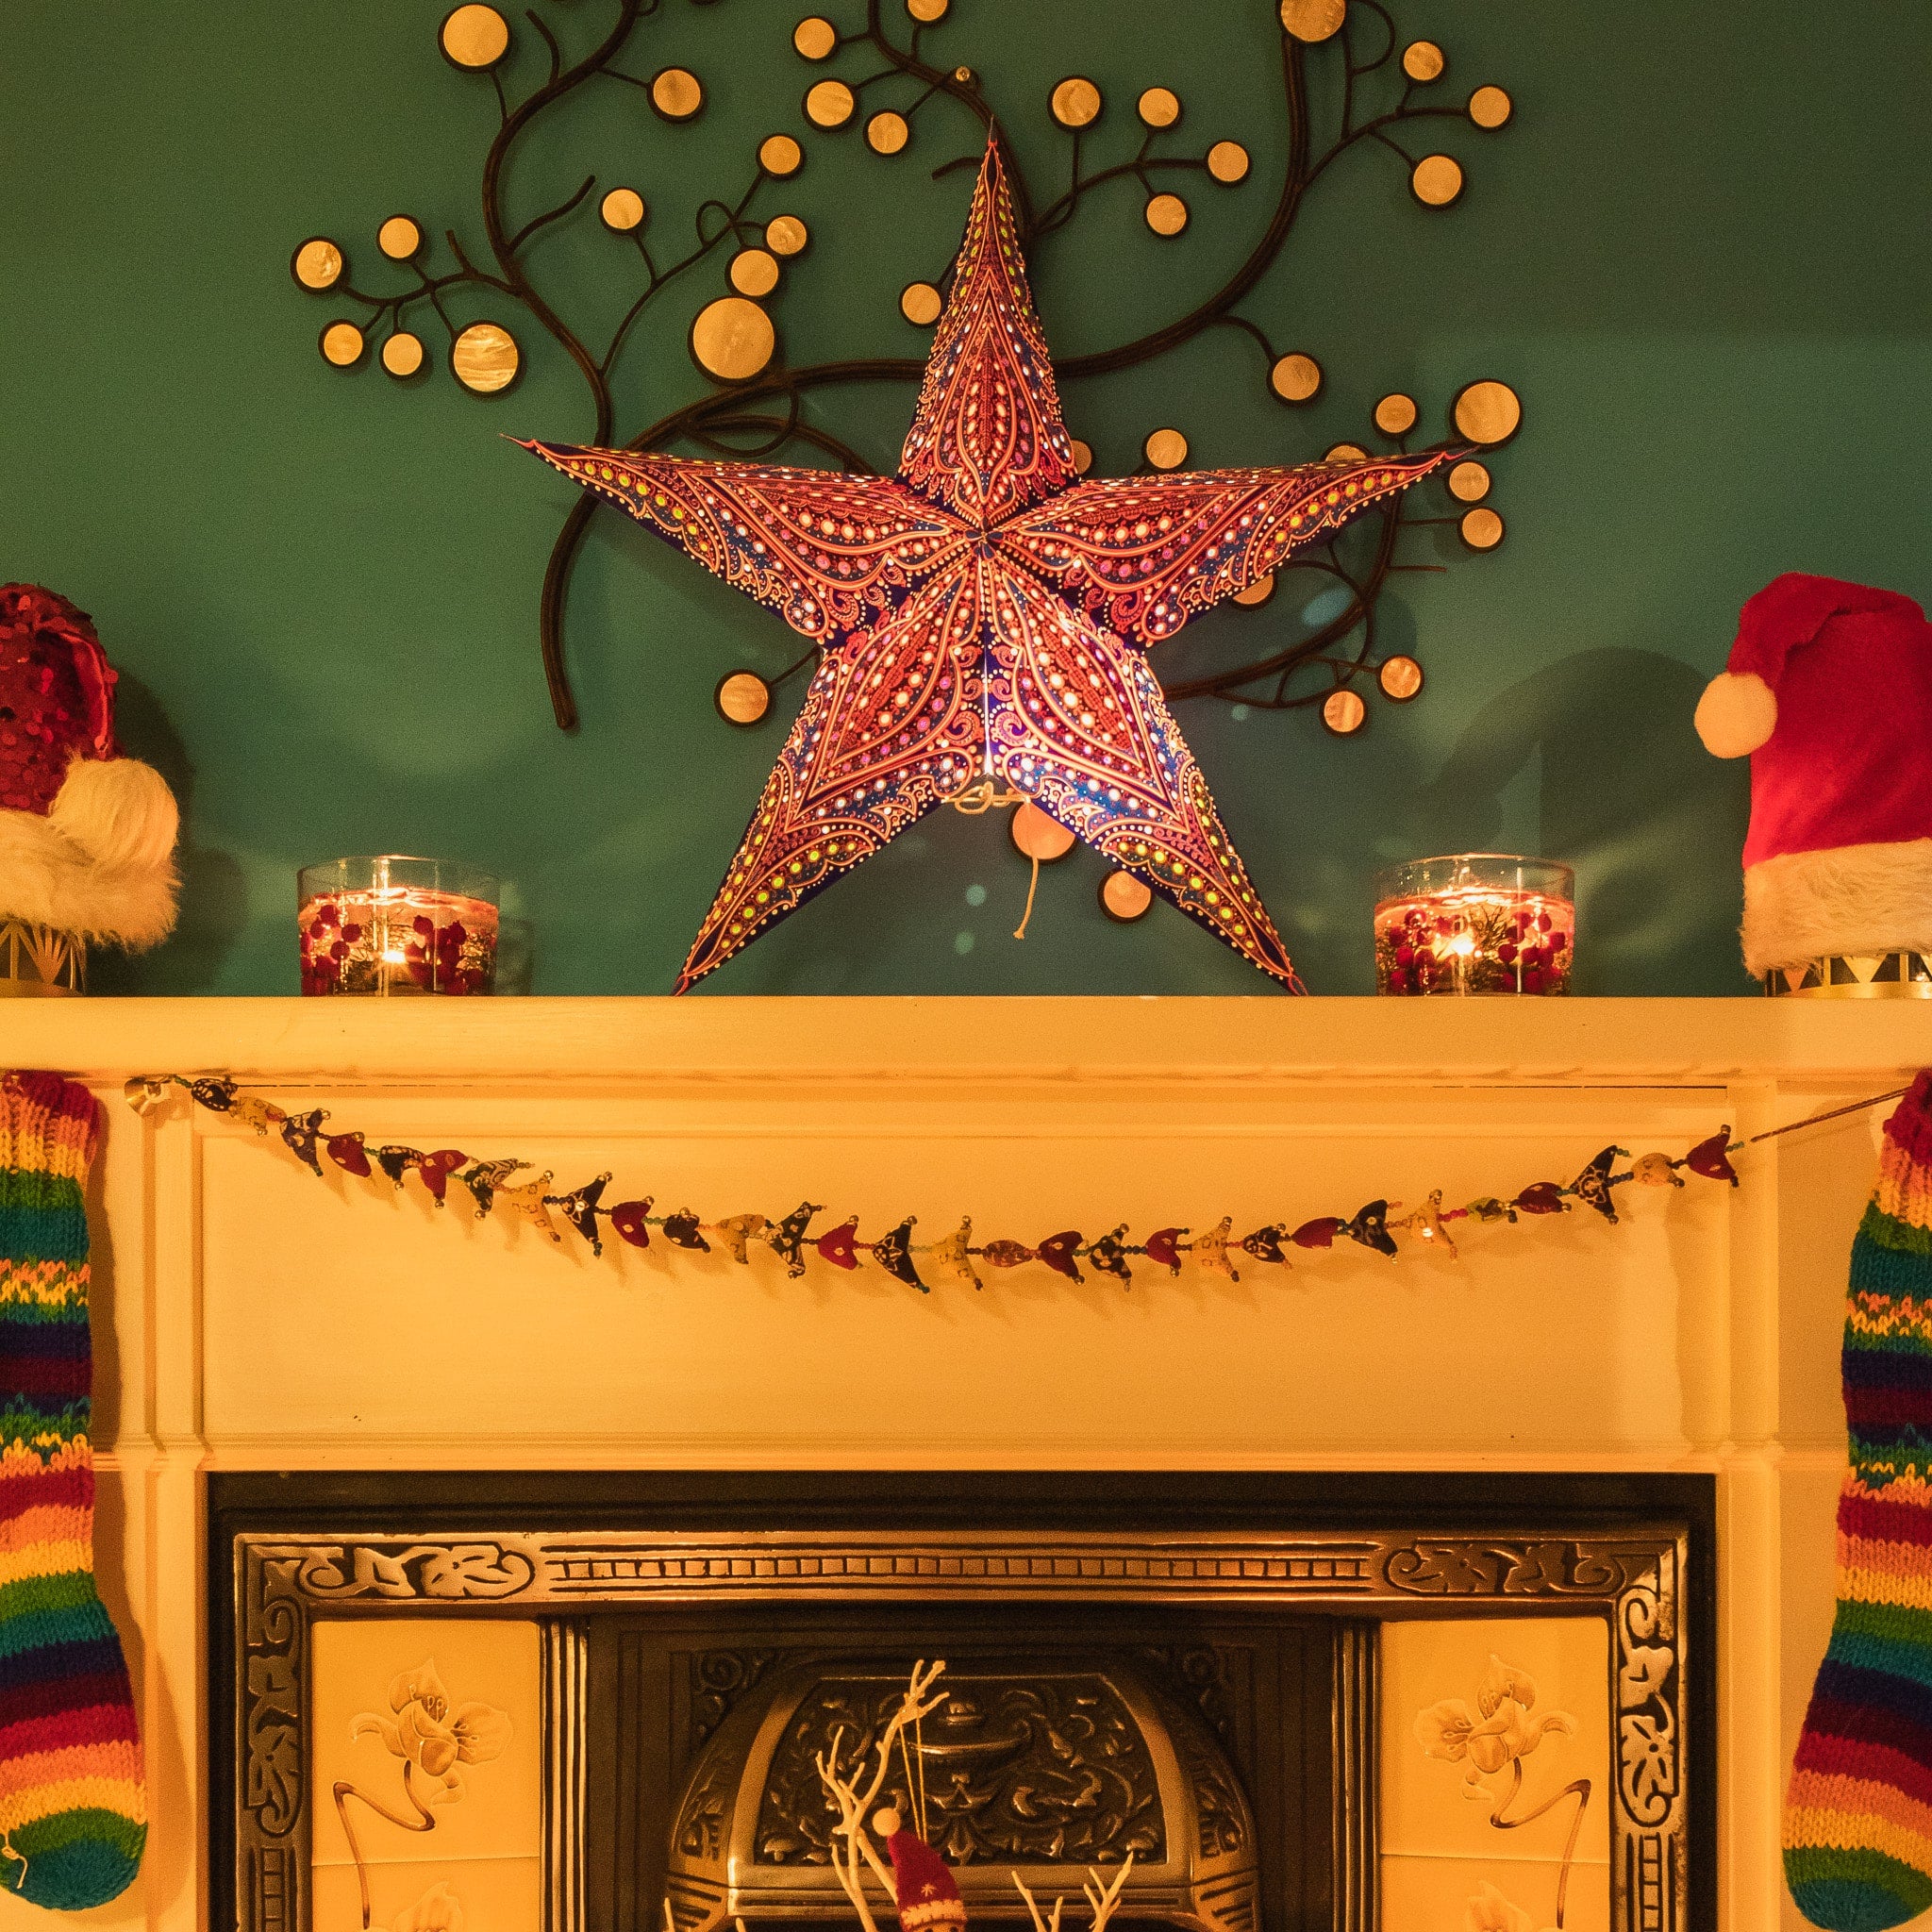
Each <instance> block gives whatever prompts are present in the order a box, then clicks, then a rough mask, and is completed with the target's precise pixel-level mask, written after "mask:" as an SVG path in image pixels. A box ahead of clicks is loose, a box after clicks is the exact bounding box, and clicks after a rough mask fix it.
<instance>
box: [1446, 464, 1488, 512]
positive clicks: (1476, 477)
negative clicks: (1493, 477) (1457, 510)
mask: <svg viewBox="0 0 1932 1932" xmlns="http://www.w3.org/2000/svg"><path fill="white" fill-rule="evenodd" d="M1489 493H1490V472H1489V466H1488V464H1486V463H1478V462H1474V461H1470V462H1464V463H1457V465H1456V467H1455V468H1454V469H1453V470H1451V471H1450V472H1449V494H1450V495H1451V496H1453V497H1454V498H1455V499H1456V500H1457V503H1480V502H1481V501H1482V500H1483V498H1484V497H1486V496H1487V495H1488V494H1489Z"/></svg>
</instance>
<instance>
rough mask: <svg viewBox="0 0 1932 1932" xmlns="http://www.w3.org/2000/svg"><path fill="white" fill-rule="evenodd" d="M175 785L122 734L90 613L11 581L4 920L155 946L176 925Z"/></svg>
mask: <svg viewBox="0 0 1932 1932" xmlns="http://www.w3.org/2000/svg"><path fill="white" fill-rule="evenodd" d="M178 827H179V814H178V813H177V811H176V810H175V796H174V793H173V792H171V791H169V790H168V786H167V781H166V780H165V779H163V778H162V776H161V774H159V773H158V772H157V771H156V770H155V769H154V768H153V767H152V766H150V765H144V764H142V762H141V760H140V759H139V758H127V757H125V756H124V755H123V753H122V750H121V746H120V744H119V742H118V741H116V739H115V737H114V672H113V669H112V667H111V666H110V665H109V664H108V659H107V656H106V654H105V653H104V652H103V651H102V649H101V641H100V639H99V638H97V637H96V636H95V635H94V627H93V625H92V622H91V621H90V620H89V618H88V617H87V615H86V613H85V612H84V611H80V610H76V609H75V608H74V606H73V605H72V604H70V603H69V602H68V601H67V599H66V598H64V597H58V596H56V595H55V594H54V592H53V591H43V590H41V589H40V588H39V587H38V586H36V585H33V584H4V585H0V919H20V920H25V921H26V922H27V923H28V924H32V925H44V926H50V927H52V928H53V929H54V930H55V931H57V932H62V933H69V934H72V935H73V936H74V937H75V938H77V939H82V940H106V941H114V942H116V943H118V944H121V945H124V946H130V947H141V946H151V945H153V944H154V943H155V941H157V940H160V939H164V938H166V937H167V935H168V933H169V932H170V931H171V930H172V929H173V927H174V924H175V885H176V880H175V864H174V854H175V833H176V831H177V829H178Z"/></svg>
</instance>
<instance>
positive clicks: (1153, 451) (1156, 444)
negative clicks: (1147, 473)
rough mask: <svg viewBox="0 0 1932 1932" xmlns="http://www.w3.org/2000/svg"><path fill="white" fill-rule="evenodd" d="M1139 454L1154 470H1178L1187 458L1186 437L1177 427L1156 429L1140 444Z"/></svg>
mask: <svg viewBox="0 0 1932 1932" xmlns="http://www.w3.org/2000/svg"><path fill="white" fill-rule="evenodd" d="M1141 455H1142V456H1144V457H1145V458H1147V465H1148V467H1149V468H1150V469H1154V470H1178V469H1179V468H1180V466H1181V465H1182V464H1183V463H1184V462H1186V461H1187V459H1188V439H1187V438H1186V437H1185V436H1183V435H1182V434H1181V433H1180V431H1179V430H1178V429H1157V430H1155V431H1153V432H1152V434H1150V435H1149V437H1148V438H1147V441H1145V442H1143V443H1142V444H1141Z"/></svg>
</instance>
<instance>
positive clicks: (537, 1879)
mask: <svg viewBox="0 0 1932 1932" xmlns="http://www.w3.org/2000/svg"><path fill="white" fill-rule="evenodd" d="M369 1905H370V1916H369V1924H370V1928H371V1932H534V1928H535V1927H537V1926H539V1925H541V1924H542V1923H543V1880H542V1867H541V1861H540V1860H538V1859H536V1858H464V1859H433V1858H431V1859H425V1860H423V1861H421V1862H420V1863H419V1862H413V1861H412V1862H410V1863H408V1864H399V1865H375V1866H371V1868H370V1872H369ZM361 1924H362V1900H361V1894H360V1892H359V1890H358V1887H357V1883H356V1868H355V1867H354V1866H353V1865H329V1866H318V1867H317V1868H316V1873H315V1932H359V1928H360V1926H361Z"/></svg>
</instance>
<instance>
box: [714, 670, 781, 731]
mask: <svg viewBox="0 0 1932 1932" xmlns="http://www.w3.org/2000/svg"><path fill="white" fill-rule="evenodd" d="M711 702H712V703H713V704H714V705H716V706H717V708H718V715H719V717H721V718H723V719H724V722H725V724H737V725H740V726H744V725H751V724H758V723H760V722H761V721H762V719H763V718H764V715H765V713H766V712H767V711H769V710H770V709H771V708H772V687H771V686H770V685H769V684H767V683H766V682H765V680H764V679H763V678H762V677H760V676H759V675H758V673H757V672H756V671H729V672H726V673H725V675H724V676H723V677H721V678H720V679H719V680H718V689H717V690H716V691H713V692H712V693H711Z"/></svg>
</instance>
